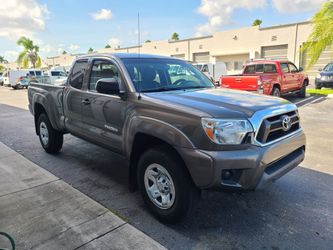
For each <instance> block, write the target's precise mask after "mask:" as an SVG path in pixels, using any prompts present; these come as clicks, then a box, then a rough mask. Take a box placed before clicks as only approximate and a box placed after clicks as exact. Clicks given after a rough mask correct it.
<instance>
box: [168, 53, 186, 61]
mask: <svg viewBox="0 0 333 250" xmlns="http://www.w3.org/2000/svg"><path fill="white" fill-rule="evenodd" d="M171 57H174V58H178V59H182V60H185V54H176V55H171Z"/></svg>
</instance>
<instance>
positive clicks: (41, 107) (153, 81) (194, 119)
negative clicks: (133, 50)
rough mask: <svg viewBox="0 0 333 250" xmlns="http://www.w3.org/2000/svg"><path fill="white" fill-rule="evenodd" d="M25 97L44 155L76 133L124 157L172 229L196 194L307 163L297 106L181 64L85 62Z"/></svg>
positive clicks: (261, 180) (249, 183) (150, 59)
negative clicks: (224, 84)
mask: <svg viewBox="0 0 333 250" xmlns="http://www.w3.org/2000/svg"><path fill="white" fill-rule="evenodd" d="M174 67H179V68H182V70H179V71H177V72H180V73H179V74H175V73H174V72H173V71H172V69H173V68H174ZM171 72H172V74H170V73H171ZM28 98H29V109H30V111H31V113H32V114H33V116H34V121H35V122H34V123H35V129H36V133H37V135H38V136H39V139H40V143H41V145H42V147H43V148H44V149H45V151H46V152H47V153H50V154H55V153H57V152H59V151H60V150H61V147H62V145H63V135H64V134H65V133H71V134H73V135H74V136H77V137H79V138H82V139H84V140H87V141H90V142H92V143H94V144H97V145H100V146H102V147H105V148H107V149H110V150H111V151H113V152H115V153H117V154H119V155H121V156H122V158H123V159H124V162H125V163H126V164H124V167H128V168H129V170H130V171H129V180H130V184H131V187H133V190H135V188H138V189H139V190H140V191H141V194H142V197H143V200H144V201H145V204H146V205H147V207H148V209H149V210H150V211H151V212H152V214H153V215H155V216H156V217H157V218H158V219H159V220H161V221H163V222H166V223H176V222H178V221H180V220H181V219H182V218H183V217H185V215H187V214H188V212H189V211H190V208H191V207H192V204H194V203H195V202H194V201H195V200H196V198H198V197H199V195H198V194H200V192H199V191H200V190H203V189H216V190H237V191H245V190H255V189H260V188H263V187H264V186H265V185H266V184H267V183H270V182H274V181H275V180H277V179H278V178H279V177H281V176H283V175H284V174H286V173H287V172H288V171H290V170H291V169H293V168H294V167H296V166H298V165H299V164H300V163H301V162H302V161H303V159H304V154H305V135H304V132H303V130H302V127H301V125H300V118H299V113H298V111H297V107H296V106H295V105H294V104H292V103H290V102H288V101H286V100H283V99H280V98H277V97H270V96H262V95H258V94H253V93H249V92H246V91H237V90H228V89H223V88H217V87H216V86H215V85H214V84H213V83H212V82H211V81H210V80H209V79H208V78H207V77H206V76H205V75H204V74H203V73H201V72H200V71H199V70H198V69H196V68H195V67H193V66H192V65H190V64H189V63H187V62H184V61H182V60H179V59H175V58H169V57H162V56H156V55H138V54H96V55H87V56H82V57H79V58H77V59H76V60H75V62H74V63H73V66H72V68H71V70H70V73H69V76H68V78H67V81H66V83H65V84H64V85H63V86H54V85H52V84H45V83H31V84H30V86H29V88H28Z"/></svg>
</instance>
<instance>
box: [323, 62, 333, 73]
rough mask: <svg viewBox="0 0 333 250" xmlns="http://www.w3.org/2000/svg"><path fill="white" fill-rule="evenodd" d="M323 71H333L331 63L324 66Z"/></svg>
mask: <svg viewBox="0 0 333 250" xmlns="http://www.w3.org/2000/svg"><path fill="white" fill-rule="evenodd" d="M324 71H333V63H329V64H327V65H326V66H325V68H324Z"/></svg>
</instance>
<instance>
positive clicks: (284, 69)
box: [280, 63, 294, 93]
mask: <svg viewBox="0 0 333 250" xmlns="http://www.w3.org/2000/svg"><path fill="white" fill-rule="evenodd" d="M280 65H281V73H282V75H281V77H282V79H281V92H282V93H285V92H288V91H289V90H291V89H292V88H293V84H294V77H293V74H292V73H291V72H290V70H289V67H288V63H281V64H280Z"/></svg>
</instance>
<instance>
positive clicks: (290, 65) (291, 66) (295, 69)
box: [288, 63, 298, 72]
mask: <svg viewBox="0 0 333 250" xmlns="http://www.w3.org/2000/svg"><path fill="white" fill-rule="evenodd" d="M288 65H289V70H290V72H298V69H297V67H296V66H295V65H294V64H292V63H288Z"/></svg>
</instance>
